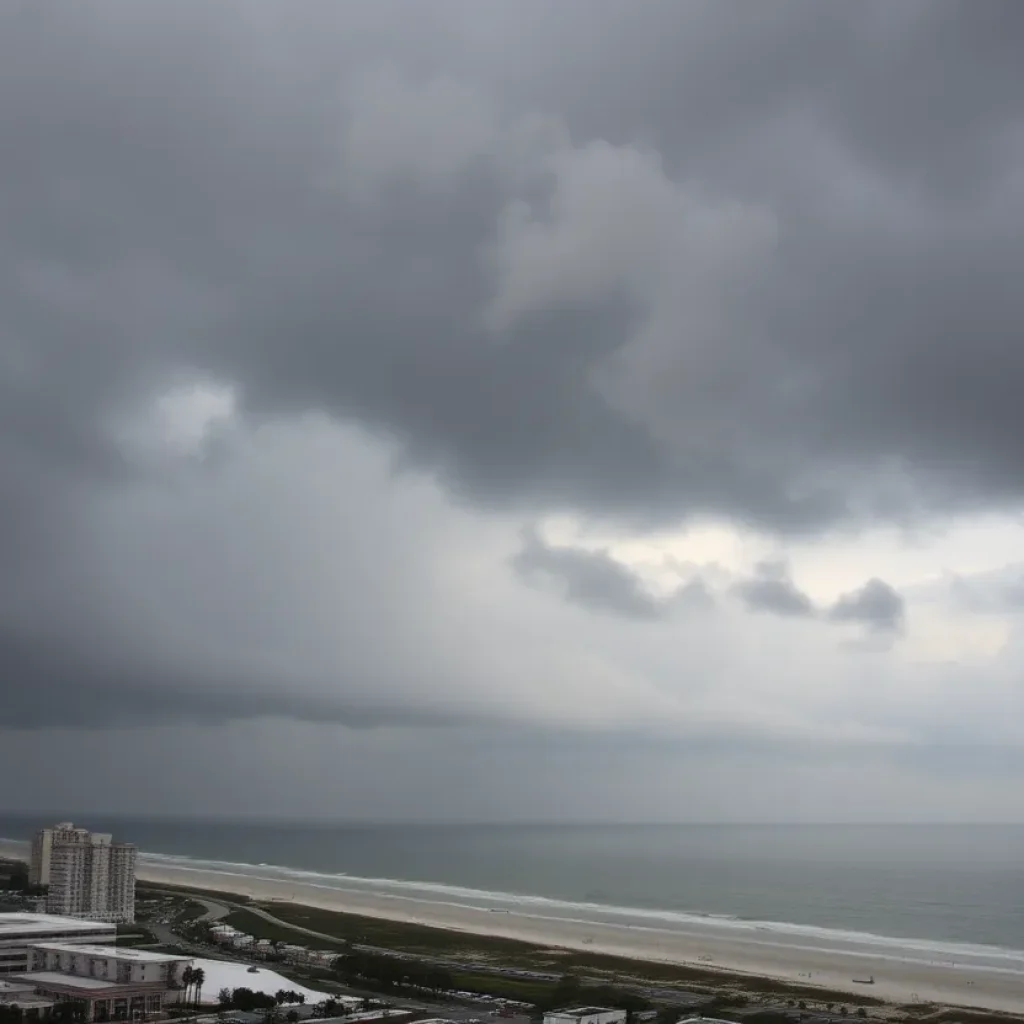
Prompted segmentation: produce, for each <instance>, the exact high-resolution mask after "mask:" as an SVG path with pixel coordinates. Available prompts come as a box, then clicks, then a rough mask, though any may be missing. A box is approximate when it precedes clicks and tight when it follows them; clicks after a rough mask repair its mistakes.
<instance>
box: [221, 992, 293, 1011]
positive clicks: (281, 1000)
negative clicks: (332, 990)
mask: <svg viewBox="0 0 1024 1024" xmlns="http://www.w3.org/2000/svg"><path fill="white" fill-rule="evenodd" d="M305 1001H306V997H305V996H304V995H302V994H301V993H300V992H295V991H292V990H291V989H287V990H285V989H280V990H279V991H278V992H277V994H276V995H272V996H268V995H266V994H264V993H263V992H254V991H253V990H252V989H251V988H236V989H232V990H229V989H226V988H222V989H221V990H220V992H218V993H217V1005H218V1006H219V1007H220V1009H222V1010H241V1011H243V1012H246V1013H251V1012H252V1011H253V1010H273V1009H275V1008H276V1007H278V1006H286V1005H289V1004H290V1005H292V1006H296V1005H299V1006H301V1005H302V1004H303V1003H304V1002H305Z"/></svg>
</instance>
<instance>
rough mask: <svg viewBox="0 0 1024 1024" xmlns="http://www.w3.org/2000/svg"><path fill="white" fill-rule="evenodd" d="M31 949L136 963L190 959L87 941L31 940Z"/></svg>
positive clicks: (188, 957) (189, 958) (188, 958)
mask: <svg viewBox="0 0 1024 1024" xmlns="http://www.w3.org/2000/svg"><path fill="white" fill-rule="evenodd" d="M32 948H33V949H45V950H47V951H49V952H51V953H82V954H84V955H85V956H101V957H106V958H107V959H108V960H134V961H135V962H136V963H152V964H157V963H169V962H170V961H172V960H191V959H192V957H190V956H175V955H174V954H173V953H151V952H150V951H149V950H148V949H129V948H128V947H127V946H97V945H94V944H92V943H88V942H81V943H79V942H33V943H32Z"/></svg>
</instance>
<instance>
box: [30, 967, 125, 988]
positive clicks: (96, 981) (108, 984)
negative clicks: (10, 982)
mask: <svg viewBox="0 0 1024 1024" xmlns="http://www.w3.org/2000/svg"><path fill="white" fill-rule="evenodd" d="M18 977H19V978H24V979H25V980H26V981H30V982H32V984H34V985H44V986H45V985H59V986H60V987H61V988H88V989H101V988H126V987H128V986H129V985H130V982H124V983H123V984H120V985H119V984H118V983H117V982H116V981H104V980H103V979H102V978H80V977H78V975H77V974H60V973H58V972H57V971H29V972H28V973H27V974H19V975H18Z"/></svg>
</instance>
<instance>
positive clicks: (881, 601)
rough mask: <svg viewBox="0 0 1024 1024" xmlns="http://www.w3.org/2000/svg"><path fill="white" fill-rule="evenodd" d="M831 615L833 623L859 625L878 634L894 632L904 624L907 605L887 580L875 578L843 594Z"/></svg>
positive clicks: (830, 611)
mask: <svg viewBox="0 0 1024 1024" xmlns="http://www.w3.org/2000/svg"><path fill="white" fill-rule="evenodd" d="M827 614H828V618H830V619H831V620H832V621H833V622H857V623H860V624H862V625H864V626H867V627H868V629H871V630H875V631H877V632H883V633H885V632H894V631H896V630H899V629H900V627H901V626H902V625H903V618H904V614H905V602H904V600H903V597H902V595H901V594H899V593H898V592H897V591H896V590H894V589H893V588H892V587H891V586H890V585H889V584H888V583H886V582H885V581H884V580H880V579H871V580H868V582H867V583H865V584H864V586H862V587H860V588H858V589H857V590H852V591H850V592H849V593H848V594H843V595H842V596H841V597H840V598H839V599H838V600H837V601H836V602H835V604H833V605H832V607H831V608H829V610H828V613H827Z"/></svg>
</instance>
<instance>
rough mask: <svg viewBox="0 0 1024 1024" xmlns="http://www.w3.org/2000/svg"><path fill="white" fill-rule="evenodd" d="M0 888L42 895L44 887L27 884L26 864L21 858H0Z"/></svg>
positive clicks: (24, 894) (24, 893)
mask: <svg viewBox="0 0 1024 1024" xmlns="http://www.w3.org/2000/svg"><path fill="white" fill-rule="evenodd" d="M0 890H4V891H6V892H17V893H21V894H22V895H23V896H42V895H44V894H45V893H46V887H45V886H41V885H29V884H28V865H27V864H26V863H25V862H24V861H21V860H7V859H6V858H4V859H0Z"/></svg>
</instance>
